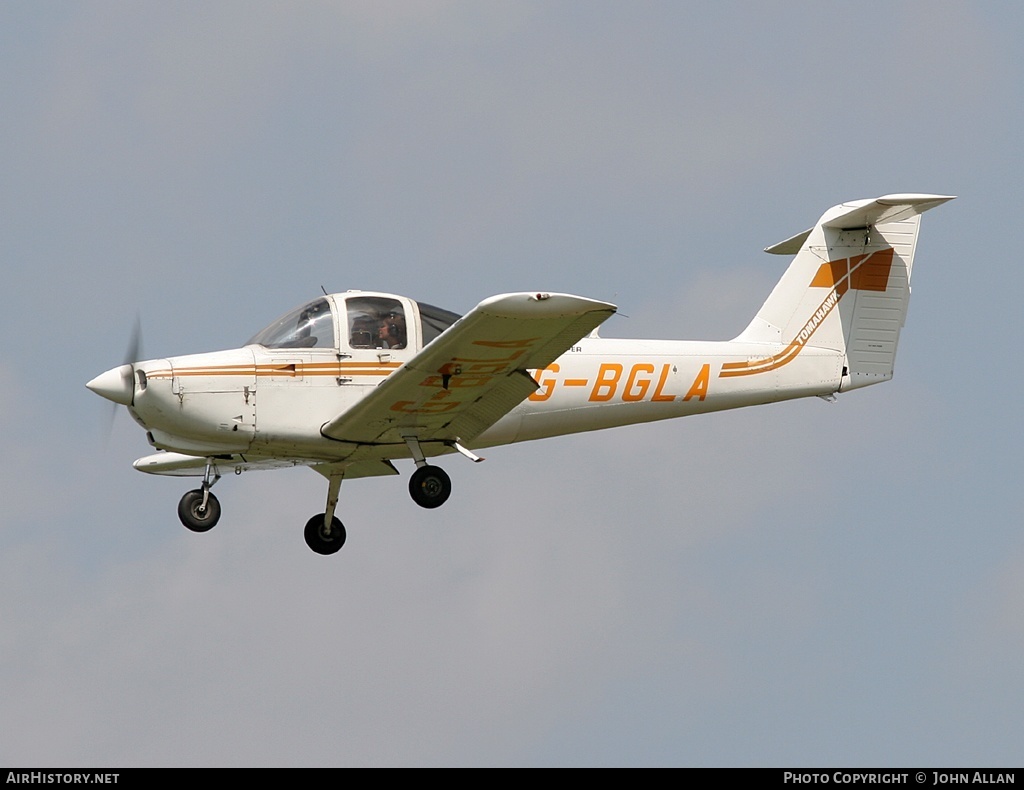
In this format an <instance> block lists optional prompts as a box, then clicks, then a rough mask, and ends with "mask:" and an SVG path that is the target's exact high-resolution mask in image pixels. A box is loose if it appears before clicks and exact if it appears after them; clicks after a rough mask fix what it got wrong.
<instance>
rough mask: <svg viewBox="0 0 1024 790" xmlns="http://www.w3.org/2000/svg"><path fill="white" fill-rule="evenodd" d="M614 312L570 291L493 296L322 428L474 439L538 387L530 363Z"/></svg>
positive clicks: (548, 357) (356, 435)
mask: <svg viewBox="0 0 1024 790" xmlns="http://www.w3.org/2000/svg"><path fill="white" fill-rule="evenodd" d="M614 313H615V305H612V304H608V303H606V302H598V301H595V300H593V299H585V298H583V297H580V296H570V295H568V294H529V293H517V294H504V295H501V296H493V297H491V298H490V299H486V300H484V301H483V302H481V303H480V304H478V305H477V306H476V307H475V308H473V310H471V311H470V312H469V313H468V314H467V315H465V316H463V317H462V318H461V319H460V320H459V321H457V322H456V323H455V324H453V325H452V326H451V327H449V328H448V329H447V330H446V331H445V332H444V333H442V334H441V336H440V337H438V338H437V339H436V340H434V341H433V342H432V343H430V344H429V345H428V346H427V347H426V348H424V349H423V350H422V351H420V353H418V354H417V355H416V356H415V357H413V358H412V359H411V360H409V361H408V362H407V363H406V364H405V365H403V366H402V367H401V368H399V369H398V370H397V371H395V372H394V373H392V374H391V375H390V376H388V378H386V379H385V380H384V381H383V382H381V384H380V385H379V386H378V387H377V388H376V389H375V390H374V391H373V392H372V393H370V394H369V395H367V396H366V397H365V398H363V400H361V401H360V402H359V403H358V404H356V405H355V406H353V407H352V408H351V409H349V410H348V411H345V412H344V413H342V414H340V415H338V416H337V417H335V418H334V419H333V420H331V421H330V422H328V423H325V424H324V425H323V427H322V428H321V429H320V432H321V433H322V434H323V435H324V436H327V437H328V438H331V439H337V440H339V441H344V442H353V443H359V444H392V443H401V442H403V441H404V437H406V436H412V437H415V438H417V439H418V440H420V441H462V442H468V441H471V440H472V439H473V437H475V436H477V435H479V434H480V433H482V432H483V431H484V430H485V429H487V428H489V427H490V426H491V425H493V424H494V423H495V422H497V421H498V420H499V419H501V418H502V417H503V416H504V415H505V414H507V413H508V412H509V411H510V410H511V409H512V408H514V407H515V406H516V405H517V404H519V403H520V402H521V401H522V400H523V399H524V398H525V397H526V396H527V395H529V394H530V393H531V392H533V391H534V390H535V389H536V388H537V384H536V382H534V380H533V378H532V377H531V376H530V374H529V373H528V372H527V371H528V370H536V369H538V368H543V367H546V366H547V365H549V364H550V363H551V362H553V361H554V360H555V359H557V358H558V357H559V356H561V355H562V354H563V353H565V351H567V350H568V349H569V348H570V347H571V346H572V345H573V344H574V343H576V342H577V341H578V340H579V339H580V338H582V337H584V336H585V335H587V334H588V333H589V332H590V331H592V330H593V329H594V328H595V327H596V326H598V325H599V324H600V323H602V322H603V321H605V320H606V319H607V318H609V317H610V316H611V315H613V314H614Z"/></svg>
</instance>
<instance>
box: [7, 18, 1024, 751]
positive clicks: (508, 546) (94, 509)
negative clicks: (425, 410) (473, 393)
mask: <svg viewBox="0 0 1024 790" xmlns="http://www.w3.org/2000/svg"><path fill="white" fill-rule="evenodd" d="M1022 33H1024V24H1022V14H1021V11H1020V9H1019V7H1018V4H1015V3H1009V2H1002V3H1000V2H993V3H985V4H979V3H957V2H945V1H938V2H886V3H882V2H865V3H858V4H856V5H855V6H854V5H850V4H839V3H810V2H806V3H805V2H788V3H776V4H765V3H716V4H706V3H693V4H687V3H682V2H677V3H639V2H638V3H628V4H626V3H612V2H557V3H556V2H544V3H540V2H519V3H500V2H493V3H481V2H457V1H454V0H453V1H451V2H436V3H429V2H422V3H404V2H394V3H388V2H352V3H301V2H300V3H296V2H288V3H255V2H245V3H242V2H222V3H216V4H211V3H199V2H195V3H187V2H182V3H176V4H164V3H160V4H153V3H127V2H125V3H101V2H81V3H75V4H66V3H48V4H42V3H35V2H31V3H29V2H5V3H3V4H0V74H3V77H0V107H2V108H3V111H2V112H0V254H2V260H3V267H4V271H5V273H6V284H5V287H4V288H3V289H2V291H0V304H2V307H3V309H2V313H0V314H2V316H3V319H2V322H3V323H2V324H0V325H2V327H3V328H4V330H5V332H4V334H5V336H6V337H7V338H8V340H9V341H11V350H9V351H8V353H7V354H5V355H4V356H3V357H2V358H0V436H2V438H3V446H4V452H3V455H2V462H0V463H2V469H0V493H2V494H3V497H2V498H3V501H4V503H5V507H4V510H3V512H2V515H0V623H2V628H0V696H2V699H3V705H0V729H2V730H3V732H4V733H5V735H4V738H3V739H2V743H0V762H3V763H5V764H15V763H16V764H23V765H65V766H66V765H104V766H119V765H124V766H130V765H579V764H583V765H656V764H668V765H781V766H784V765H801V766H813V765H843V766H856V765H900V766H905V765H921V766H925V765H933V766H939V765H942V766H949V765H996V766H1002V765H1019V764H1020V763H1021V761H1022V756H1024V754H1022V749H1021V746H1020V733H1021V732H1022V731H1024V713H1022V711H1024V705H1022V702H1024V680H1022V675H1021V672H1020V667H1021V666H1022V663H1024V582H1022V581H1021V580H1022V579H1024V532H1022V529H1021V527H1022V522H1024V518H1022V515H1024V513H1022V507H1021V504H1020V497H1019V495H1018V489H1019V485H1020V484H1019V480H1020V478H1021V473H1022V471H1024V469H1022V466H1024V464H1022V463H1021V449H1020V439H1021V428H1022V425H1021V417H1020V408H1019V400H1020V395H1019V393H1020V391H1021V389H1022V387H1021V385H1022V383H1024V382H1022V374H1021V372H1020V366H1019V365H1018V364H1017V358H1018V356H1019V352H1018V349H1017V342H1018V340H1017V337H1016V336H1017V334H1018V324H1019V318H1020V315H1021V310H1020V307H1019V305H1018V297H1019V294H1020V293H1021V292H1022V290H1024V288H1022V286H1024V282H1022V279H1024V277H1022V274H1021V267H1020V266H1019V264H1018V262H1017V260H1016V259H1015V257H1014V255H1013V253H1012V251H1008V250H1005V249H1004V248H1002V247H997V246H995V243H994V241H993V239H995V238H996V237H997V236H998V238H999V239H1000V240H1001V243H1002V241H1006V240H1011V241H1012V240H1013V238H1014V236H1013V233H1014V229H1015V228H1016V227H1017V226H1018V224H1019V212H1020V206H1021V197H1020V195H1021V186H1020V185H1021V183H1022V170H1024V168H1022V166H1021V156H1020V153H1019V146H1020V142H1019V141H1020V130H1021V126H1022V113H1024V106H1022V97H1024V87H1022V86H1024V73H1022V70H1024V67H1022V64H1024V44H1022V42H1024V36H1022ZM904 191H915V192H937V193H944V194H956V195H959V199H958V200H956V201H955V202H953V203H951V204H948V205H946V206H943V207H941V208H939V209H936V210H935V211H934V212H931V213H929V214H928V215H926V217H925V218H924V221H923V227H922V235H921V243H920V246H919V249H918V258H917V261H916V264H917V265H916V266H915V270H914V298H913V301H912V303H911V306H910V312H909V317H908V321H907V327H906V329H905V331H904V333H903V336H902V338H901V348H900V357H899V360H898V365H897V370H896V377H895V379H894V380H893V381H892V382H890V383H888V384H885V385H883V386H879V387H873V388H870V389H868V390H863V391H859V392H854V393H850V394H848V395H846V396H841V397H840V399H839V402H838V403H836V404H834V405H828V404H825V403H823V402H821V401H820V400H817V399H811V400H809V401H799V402H794V403H788V404H782V405H777V406H771V407H763V408H758V409H751V410H746V411H742V412H736V413H727V414H718V415H709V416H704V417H697V418H691V419H689V420H682V421H677V422H669V423H662V424H659V425H647V426H640V427H634V428H626V429H620V430H615V431H610V432H603V433H596V434H592V435H587V436H578V437H570V438H565V439H560V440H551V441H545V442H539V443H534V444H526V445H522V446H517V447H510V448H504V449H498V450H493V451H491V452H489V453H487V455H488V460H487V462H486V463H484V464H478V465H473V464H469V463H466V462H464V461H463V460H462V459H459V458H455V459H450V460H448V461H447V462H446V463H445V467H446V469H447V470H448V471H449V473H450V474H451V475H452V478H453V482H454V486H455V493H454V494H453V497H452V499H451V500H450V502H449V503H448V504H446V505H445V507H444V508H441V509H440V510H438V511H424V510H421V509H419V508H417V507H416V506H415V505H414V504H413V503H412V502H411V500H410V499H409V497H408V495H407V493H406V489H405V479H404V478H402V479H394V478H392V479H386V480H365V481H354V482H352V483H350V484H346V485H345V486H343V488H342V501H341V505H340V507H339V515H341V517H342V518H343V520H344V521H345V523H346V525H347V527H348V530H349V542H348V545H346V547H345V549H344V550H343V552H342V553H341V554H339V555H336V556H334V557H332V558H327V559H325V558H322V557H318V556H316V555H314V554H312V553H311V552H310V551H309V550H308V549H307V548H306V546H305V544H304V543H303V540H302V537H301V528H302V525H303V524H304V523H305V521H306V520H307V519H308V518H309V516H310V515H312V514H313V513H315V512H317V511H319V510H322V508H323V502H324V498H325V495H326V490H325V488H326V487H325V485H324V483H323V481H322V479H321V478H319V476H317V475H315V474H313V473H311V472H309V471H306V470H293V471H289V472H282V473H253V474H249V475H243V476H242V477H240V478H231V479H226V480H224V481H222V482H221V483H220V484H219V485H218V488H217V493H218V495H219V496H220V499H221V502H222V505H223V507H224V516H223V519H222V521H221V524H220V525H219V526H218V527H217V529H215V530H214V531H212V532H210V533H208V534H205V535H193V534H190V533H188V532H186V531H185V530H184V528H182V527H181V526H180V524H179V523H178V520H177V517H176V514H175V508H176V503H177V500H178V498H179V497H180V496H181V494H182V493H183V491H184V490H185V488H186V487H187V484H186V483H184V482H183V481H176V480H173V479H160V478H151V477H148V476H144V475H140V474H138V473H136V472H135V471H134V470H132V469H131V461H132V460H133V459H135V458H136V457H138V456H141V455H145V454H147V453H148V452H149V447H148V445H147V444H146V443H145V440H144V437H143V435H142V432H141V431H140V430H139V429H138V427H137V426H136V425H135V424H134V423H132V422H131V421H130V420H129V419H128V418H127V416H126V415H125V414H123V413H122V414H120V415H119V416H118V419H117V421H116V422H115V424H114V429H113V434H112V436H111V437H110V439H109V441H106V440H105V439H104V431H105V429H106V426H107V423H108V420H109V413H108V409H107V406H108V404H106V403H104V402H102V401H100V400H99V399H98V398H96V397H95V396H94V395H92V394H91V393H89V392H88V391H87V390H86V389H85V388H84V383H85V381H87V380H88V379H90V378H91V377H93V376H94V375H96V374H97V373H100V372H102V371H103V370H105V369H107V368H109V367H111V366H113V365H115V364H118V363H119V362H120V360H121V356H122V354H123V352H124V348H125V346H126V345H127V342H128V336H129V334H130V332H131V327H132V324H133V322H134V319H135V315H136V312H139V313H140V314H141V316H142V322H143V328H144V341H145V351H146V355H147V356H151V357H156V356H166V355H171V354H179V353H189V352H195V351H203V350H211V349H215V348H223V347H228V346H233V345H236V344H237V343H240V342H242V341H244V340H245V339H246V338H247V337H249V336H250V335H252V333H253V332H254V331H255V330H256V329H258V328H260V327H261V326H263V325H265V324H266V323H267V322H268V321H270V320H271V319H272V318H274V317H275V316H277V315H279V314H281V313H282V312H284V311H285V310H286V309H288V308H290V307H293V306H295V305H296V304H298V303H300V302H302V301H304V300H305V299H307V298H310V297H312V296H314V295H315V294H317V293H319V291H320V286H321V285H323V286H324V287H326V288H327V289H328V290H345V289H348V288H362V289H379V290H385V291H392V292H397V293H402V294H406V295H409V296H412V297H413V298H417V299H422V300H425V301H427V302H430V303H433V304H437V305H441V306H445V307H448V308H450V309H452V310H456V311H460V312H462V311H466V310H468V309H469V308H471V307H472V306H473V305H474V304H476V303H477V302H479V301H480V300H481V299H483V298H485V297H487V296H490V295H492V294H496V293H501V292H505V291H510V290H525V289H535V288H539V289H544V290H551V291H567V292H570V293H579V294H582V295H585V296H591V297H594V298H598V299H607V300H609V301H613V302H615V303H616V304H618V305H619V306H620V310H621V313H622V314H624V315H619V316H617V317H615V318H613V319H612V320H611V321H609V322H608V324H607V325H606V326H605V328H604V329H603V331H602V333H603V334H604V335H606V336H626V337H628V336H634V337H641V336H654V337H685V338H727V337H731V336H732V335H734V334H736V333H737V332H739V331H740V330H741V329H742V328H743V327H744V326H745V325H746V323H747V322H748V321H749V319H750V317H751V316H752V315H753V314H754V312H755V311H756V310H757V308H758V306H759V305H760V303H761V301H762V300H763V298H764V297H765V296H766V295H767V293H768V291H769V290H770V288H771V286H772V285H773V284H774V282H775V281H776V279H777V278H778V277H779V276H780V275H781V273H782V270H783V268H784V267H785V264H786V262H785V261H784V260H781V259H779V258H777V257H775V256H767V255H764V254H763V253H761V252H760V250H761V249H762V248H763V247H764V246H766V245H768V244H772V243H774V242H777V241H780V240H781V239H784V238H786V237H788V236H790V235H792V234H793V233H796V232H798V231H800V230H803V229H805V228H807V227H809V226H810V225H811V223H813V222H814V220H815V219H816V218H817V217H818V216H819V215H820V214H821V212H822V211H824V210H825V209H826V208H828V207H829V206H831V205H833V204H835V203H838V202H841V201H844V200H850V199H857V198H865V197H875V196H877V195H881V194H885V193H890V192H904ZM997 230H998V231H999V233H998V234H996V233H995V231H997ZM1007 234H1009V235H1007ZM624 316H629V317H628V318H626V317H624ZM407 466H408V465H407ZM402 471H403V473H406V474H407V473H408V471H409V470H408V468H405V467H403V469H402Z"/></svg>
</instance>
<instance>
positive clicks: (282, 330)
mask: <svg viewBox="0 0 1024 790" xmlns="http://www.w3.org/2000/svg"><path fill="white" fill-rule="evenodd" d="M336 311H343V312H344V314H345V320H344V322H339V321H338V320H336V318H335V312H336ZM459 318H460V316H459V315H458V314H457V313H453V312H451V311H450V310H443V309H441V308H440V307H434V306H433V305H429V304H426V303H424V302H414V301H412V300H411V299H403V298H399V297H395V296H387V295H383V294H362V293H354V294H335V295H333V296H325V297H320V298H319V299H315V300H313V301H312V302H309V303H308V304H304V305H302V307H299V308H297V309H295V310H292V311H291V312H289V313H286V314H285V315H283V316H281V317H280V318H279V319H277V320H276V321H275V322H274V323H272V324H270V326H268V327H266V328H265V329H263V330H262V331H260V332H258V333H257V334H256V335H254V336H253V337H252V338H251V339H250V340H249V341H248V342H247V343H246V345H260V346H263V347H265V348H272V349H280V348H296V349H317V350H334V349H337V348H345V349H404V348H408V347H409V345H410V343H412V344H413V347H414V348H417V349H418V348H422V347H423V346H425V345H426V344H427V343H429V342H431V341H432V340H434V339H435V338H436V337H437V336H438V335H440V334H441V333H442V332H443V331H444V330H445V329H447V328H448V327H449V326H451V325H452V324H454V323H455V322H456V321H458V320H459ZM339 323H340V324H341V327H343V328H342V331H341V332H338V329H339ZM410 326H411V327H412V329H413V331H412V333H411V336H410V331H409V330H410Z"/></svg>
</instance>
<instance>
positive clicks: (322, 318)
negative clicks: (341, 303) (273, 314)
mask: <svg viewBox="0 0 1024 790" xmlns="http://www.w3.org/2000/svg"><path fill="white" fill-rule="evenodd" d="M246 345H247V346H249V345H259V346H265V347H266V348H326V349H333V348H334V318H333V316H332V314H331V306H330V304H329V303H328V302H327V300H326V299H322V298H321V299H317V300H316V301H313V302H310V303H309V304H305V305H303V306H302V307H300V308H298V309H297V310H292V311H291V312H290V313H286V314H285V315H283V316H281V317H280V318H278V319H277V320H276V321H275V322H274V323H272V324H271V325H270V326H268V327H267V328H266V329H264V330H263V331H262V332H259V333H257V334H256V335H254V336H253V337H252V338H251V339H250V340H249V342H248V343H246Z"/></svg>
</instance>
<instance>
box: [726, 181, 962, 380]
mask: <svg viewBox="0 0 1024 790" xmlns="http://www.w3.org/2000/svg"><path fill="white" fill-rule="evenodd" d="M952 199H953V198H952V197H950V196H944V195H919V194H900V195H885V196H884V197H880V198H876V199H874V200H857V201H853V202H850V203H843V204H841V205H838V206H834V207H833V208H831V209H829V210H828V211H826V212H825V214H824V215H822V217H821V219H820V220H818V223H817V224H816V225H815V226H814V227H813V228H811V229H810V230H807V231H804V232H803V233H799V234H797V235H796V236H793V237H791V238H789V239H786V240H785V241H782V242H779V243H778V244H775V245H773V246H771V247H767V248H766V249H765V252H770V253H774V254H778V255H795V256H796V257H794V258H793V262H792V263H791V264H790V266H789V269H787V271H786V273H785V274H784V275H783V277H782V279H781V280H780V281H779V283H778V284H777V285H776V286H775V288H774V290H773V291H772V292H771V295H770V296H769V297H768V299H767V301H765V303H764V305H762V307H761V309H760V310H759V311H758V313H757V315H756V316H755V317H754V320H753V321H751V322H750V325H749V326H748V327H747V328H746V329H745V330H744V331H743V333H742V334H740V335H739V337H737V338H736V340H737V341H748V342H763V343H773V344H782V346H783V350H782V351H781V352H780V353H778V354H775V355H773V356H771V357H770V358H766V359H764V360H761V361H758V362H753V361H752V362H749V363H743V364H741V365H740V367H741V368H743V370H736V371H735V373H736V374H743V373H747V372H755V371H754V370H753V369H752V366H757V365H761V366H764V367H765V369H767V367H766V366H772V367H780V366H782V365H784V364H786V362H787V361H789V360H791V359H794V358H795V357H796V356H797V355H798V354H799V353H800V351H801V350H802V349H803V348H805V347H816V348H823V349H830V350H833V351H838V352H841V353H843V354H844V355H845V356H844V361H843V370H842V380H841V383H840V385H839V391H841V392H842V391H845V390H850V389H855V388H856V387H865V386H868V385H869V384H877V383H879V382H882V381H888V380H889V379H891V378H892V374H893V366H894V364H895V360H896V346H897V342H898V341H899V336H900V329H901V328H902V326H903V322H904V319H905V318H906V314H907V304H908V303H909V301H910V277H911V273H912V271H913V267H914V251H915V249H916V247H917V238H918V230H919V228H920V224H921V214H923V213H924V212H925V211H927V210H928V209H931V208H934V207H935V206H939V205H942V204H943V203H945V202H946V201H948V200H952ZM725 373H726V372H725V371H723V374H725Z"/></svg>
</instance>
